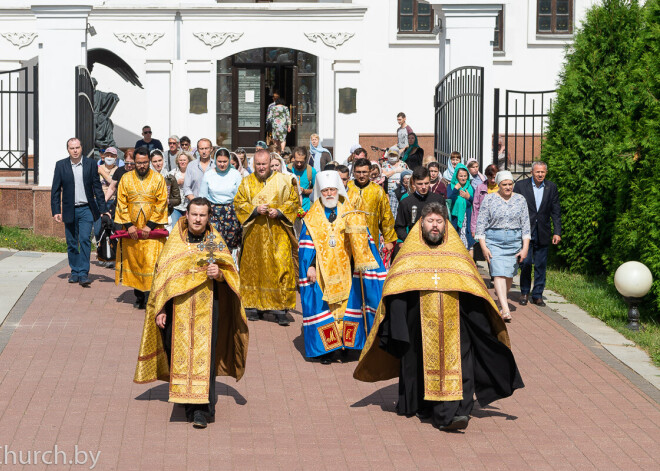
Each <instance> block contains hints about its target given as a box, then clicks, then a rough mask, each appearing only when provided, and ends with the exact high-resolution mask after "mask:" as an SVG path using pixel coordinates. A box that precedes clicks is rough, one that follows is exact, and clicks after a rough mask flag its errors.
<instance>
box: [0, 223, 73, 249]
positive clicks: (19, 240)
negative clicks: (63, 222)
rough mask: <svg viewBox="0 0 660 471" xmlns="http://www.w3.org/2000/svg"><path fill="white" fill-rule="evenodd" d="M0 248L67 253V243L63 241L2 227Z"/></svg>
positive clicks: (29, 231)
mask: <svg viewBox="0 0 660 471" xmlns="http://www.w3.org/2000/svg"><path fill="white" fill-rule="evenodd" d="M0 247H3V248H8V249H15V250H28V251H32V252H66V242H65V241H64V240H62V239H58V238H57V237H45V236H40V235H36V234H35V233H34V232H32V231H31V230H30V229H19V228H18V227H9V226H0Z"/></svg>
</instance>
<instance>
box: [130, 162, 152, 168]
mask: <svg viewBox="0 0 660 471" xmlns="http://www.w3.org/2000/svg"><path fill="white" fill-rule="evenodd" d="M133 165H135V166H136V167H148V166H149V162H140V163H136V164H133Z"/></svg>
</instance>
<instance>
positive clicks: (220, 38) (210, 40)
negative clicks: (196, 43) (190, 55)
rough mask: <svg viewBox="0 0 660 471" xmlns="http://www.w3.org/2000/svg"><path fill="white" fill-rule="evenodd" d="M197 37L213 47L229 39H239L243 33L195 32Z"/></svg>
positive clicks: (232, 40)
mask: <svg viewBox="0 0 660 471" xmlns="http://www.w3.org/2000/svg"><path fill="white" fill-rule="evenodd" d="M193 36H195V37H196V38H197V39H199V40H200V41H202V42H203V43H204V44H206V45H207V46H211V49H213V48H214V47H218V46H222V45H223V44H224V43H225V41H227V39H229V40H231V42H236V41H238V40H239V39H240V38H241V36H243V33H208V32H207V33H193Z"/></svg>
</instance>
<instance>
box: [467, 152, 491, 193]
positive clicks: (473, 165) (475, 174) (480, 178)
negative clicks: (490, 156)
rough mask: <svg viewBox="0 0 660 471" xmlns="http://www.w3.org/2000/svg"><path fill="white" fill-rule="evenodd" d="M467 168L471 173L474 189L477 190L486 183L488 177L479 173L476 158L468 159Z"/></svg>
mask: <svg viewBox="0 0 660 471" xmlns="http://www.w3.org/2000/svg"><path fill="white" fill-rule="evenodd" d="M465 166H466V167H467V169H468V171H469V172H470V183H471V184H472V188H474V189H475V190H476V189H477V187H478V186H479V185H481V184H482V183H483V182H485V181H486V175H484V174H483V173H481V172H480V171H479V161H478V160H477V159H475V158H474V157H472V158H470V159H468V161H467V163H466V164H465Z"/></svg>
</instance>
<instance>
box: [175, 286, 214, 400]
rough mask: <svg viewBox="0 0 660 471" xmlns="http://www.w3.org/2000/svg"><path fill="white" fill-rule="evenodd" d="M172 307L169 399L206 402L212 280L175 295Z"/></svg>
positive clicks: (209, 356) (207, 394) (209, 352)
mask: <svg viewBox="0 0 660 471" xmlns="http://www.w3.org/2000/svg"><path fill="white" fill-rule="evenodd" d="M200 275H202V276H203V275H205V273H201V274H200ZM173 307H174V315H173V320H172V321H173V325H172V359H171V364H170V402H177V403H182V404H208V402H209V387H210V384H209V381H210V377H209V374H210V371H211V338H212V335H211V334H212V328H213V325H212V322H213V281H212V280H207V281H206V282H204V283H202V284H200V285H199V286H197V287H195V288H194V289H193V290H191V291H188V292H187V293H184V294H182V295H180V296H176V297H175V298H174V306H173Z"/></svg>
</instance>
